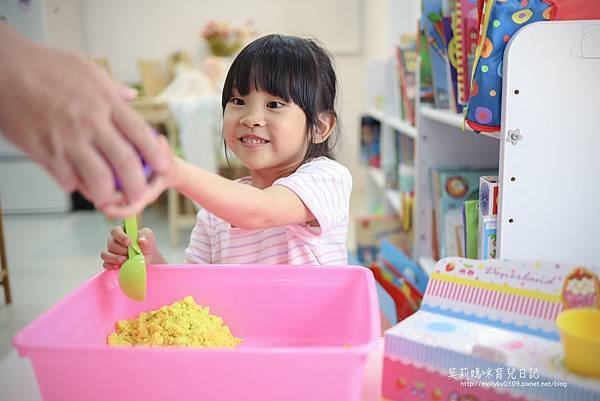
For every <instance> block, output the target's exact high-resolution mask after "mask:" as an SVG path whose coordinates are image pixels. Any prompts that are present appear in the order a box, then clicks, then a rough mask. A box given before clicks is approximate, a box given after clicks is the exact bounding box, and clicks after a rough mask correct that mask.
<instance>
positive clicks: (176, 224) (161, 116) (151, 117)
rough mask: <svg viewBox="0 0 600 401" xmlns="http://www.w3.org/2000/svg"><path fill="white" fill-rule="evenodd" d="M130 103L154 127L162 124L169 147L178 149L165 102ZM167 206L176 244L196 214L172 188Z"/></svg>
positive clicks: (177, 140) (141, 100)
mask: <svg viewBox="0 0 600 401" xmlns="http://www.w3.org/2000/svg"><path fill="white" fill-rule="evenodd" d="M130 105H131V106H132V107H133V109H134V110H136V111H137V112H138V113H140V114H141V115H142V117H143V118H144V119H145V120H146V122H147V123H148V124H150V125H152V126H155V127H160V126H163V127H164V129H165V133H166V134H167V138H168V140H169V144H170V145H171V148H172V149H178V147H179V139H178V135H177V125H176V124H175V121H174V120H173V116H172V115H171V111H170V110H169V106H168V105H167V103H165V102H160V101H156V100H154V99H151V98H150V99H148V98H139V99H136V100H134V101H132V102H130ZM167 207H168V222H169V237H170V239H171V245H172V246H177V245H178V244H179V230H180V229H183V228H186V229H191V228H192V227H194V225H195V224H196V215H195V212H194V208H193V206H192V204H191V203H190V202H189V201H188V200H187V199H186V198H184V197H183V196H181V194H179V192H177V191H175V190H173V189H169V190H168V192H167Z"/></svg>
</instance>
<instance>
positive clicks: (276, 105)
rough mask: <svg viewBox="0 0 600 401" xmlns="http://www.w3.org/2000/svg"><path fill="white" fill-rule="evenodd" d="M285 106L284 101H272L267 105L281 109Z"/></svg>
mask: <svg viewBox="0 0 600 401" xmlns="http://www.w3.org/2000/svg"><path fill="white" fill-rule="evenodd" d="M283 106H285V105H284V104H283V103H281V102H276V101H272V102H269V103H267V107H268V108H270V109H280V108H282V107H283Z"/></svg>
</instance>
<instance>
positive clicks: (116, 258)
mask: <svg viewBox="0 0 600 401" xmlns="http://www.w3.org/2000/svg"><path fill="white" fill-rule="evenodd" d="M100 258H101V259H102V260H103V261H104V262H106V263H110V264H113V265H117V266H121V265H122V264H123V262H125V260H127V257H126V256H123V255H115V254H114V253H111V252H108V251H102V252H101V253H100Z"/></svg>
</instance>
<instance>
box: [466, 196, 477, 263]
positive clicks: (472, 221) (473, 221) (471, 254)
mask: <svg viewBox="0 0 600 401" xmlns="http://www.w3.org/2000/svg"><path fill="white" fill-rule="evenodd" d="M463 226H464V241H465V251H464V254H465V257H467V258H469V259H477V240H478V238H479V201H478V200H467V201H465V202H464V203H463Z"/></svg>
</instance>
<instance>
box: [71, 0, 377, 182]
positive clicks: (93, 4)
mask: <svg viewBox="0 0 600 401" xmlns="http://www.w3.org/2000/svg"><path fill="white" fill-rule="evenodd" d="M379 1H382V0H378V2H379ZM367 2H370V0H368V1H367ZM312 3H315V2H314V1H313V2H312ZM299 4H302V3H301V2H299V1H298V0H252V1H229V0H220V1H217V0H203V1H191V0H152V1H143V2H142V1H134V0H105V1H96V0H81V6H80V7H81V20H82V28H83V29H82V31H83V32H82V34H83V40H84V48H85V50H86V51H87V52H88V53H89V54H90V55H92V56H94V57H106V58H108V60H109V62H110V64H111V68H112V71H113V74H114V75H115V78H117V79H119V80H122V81H124V82H131V81H137V80H138V79H139V78H138V74H137V67H136V60H137V59H138V58H159V59H162V60H165V59H166V57H167V55H168V54H169V53H171V52H172V51H174V50H177V49H184V50H187V51H189V52H190V54H192V55H193V56H194V57H196V58H198V57H199V55H200V54H204V52H205V46H204V43H203V39H202V38H201V37H200V31H201V29H202V27H203V26H204V25H205V24H206V22H207V21H209V20H227V21H230V22H231V23H233V24H242V23H244V22H245V21H247V20H248V19H252V20H253V21H254V25H255V28H256V29H257V30H258V31H259V32H261V33H269V32H288V31H289V29H288V26H286V20H287V21H289V19H290V18H293V15H291V14H289V13H288V12H287V11H288V10H289V9H297V8H298V7H299ZM331 18H332V19H334V18H340V17H339V15H337V16H336V15H332V16H331ZM319 19H320V20H323V16H320V18H319ZM301 22H302V20H300V21H298V20H296V23H295V24H294V29H297V30H299V31H304V32H306V31H307V29H302V26H301ZM361 24H364V21H363V22H361V23H360V24H356V23H353V24H347V26H345V28H344V29H345V31H342V32H340V35H350V36H352V37H359V36H361V35H362V33H361V32H360V31H361V29H362V28H361ZM288 25H289V24H288ZM376 25H381V23H379V24H376ZM385 25H387V20H386V24H385ZM306 26H307V27H310V26H311V24H310V23H309V22H308V21H307V25H306ZM323 28H325V29H326V27H323ZM324 45H325V46H326V47H330V46H329V45H328V43H327V42H325V41H324ZM334 59H335V60H334V61H335V64H336V68H337V74H338V79H339V83H340V85H339V88H340V102H339V109H338V112H339V114H340V115H341V122H342V127H343V134H342V137H341V141H340V142H341V145H342V148H341V151H340V152H339V153H338V156H339V160H340V161H341V162H342V163H344V164H345V165H347V166H348V167H349V168H351V169H352V170H355V169H356V167H357V164H358V152H359V150H358V142H359V138H358V121H359V115H360V112H361V111H362V109H363V102H362V99H363V97H364V87H363V86H364V85H363V84H362V82H363V81H364V72H363V71H364V52H361V53H348V52H343V53H338V54H334Z"/></svg>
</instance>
